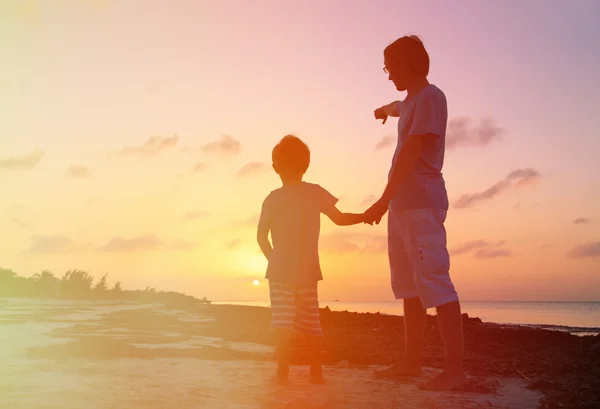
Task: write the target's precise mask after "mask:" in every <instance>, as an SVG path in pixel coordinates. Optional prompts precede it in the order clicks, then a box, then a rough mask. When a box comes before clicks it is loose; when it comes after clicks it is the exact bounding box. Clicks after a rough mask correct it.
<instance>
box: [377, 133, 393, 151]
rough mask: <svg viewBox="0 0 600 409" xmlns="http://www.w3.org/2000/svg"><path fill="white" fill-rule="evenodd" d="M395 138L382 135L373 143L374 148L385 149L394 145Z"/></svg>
mask: <svg viewBox="0 0 600 409" xmlns="http://www.w3.org/2000/svg"><path fill="white" fill-rule="evenodd" d="M396 141H397V138H395V137H393V136H391V135H388V136H384V137H383V138H381V139H380V140H379V142H377V144H376V145H375V150H376V151H378V150H381V149H385V148H387V147H389V146H394V143H396Z"/></svg>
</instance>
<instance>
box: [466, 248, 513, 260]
mask: <svg viewBox="0 0 600 409" xmlns="http://www.w3.org/2000/svg"><path fill="white" fill-rule="evenodd" d="M474 256H475V258H498V257H510V256H512V253H511V252H510V250H504V249H489V248H488V249H479V250H477V251H476V252H475V254H474Z"/></svg>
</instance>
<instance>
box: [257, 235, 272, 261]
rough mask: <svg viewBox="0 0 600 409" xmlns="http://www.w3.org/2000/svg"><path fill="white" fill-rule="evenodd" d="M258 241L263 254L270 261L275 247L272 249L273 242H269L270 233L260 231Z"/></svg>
mask: <svg viewBox="0 0 600 409" xmlns="http://www.w3.org/2000/svg"><path fill="white" fill-rule="evenodd" d="M256 239H257V241H258V245H259V246H260V249H261V251H262V253H263V254H264V255H265V257H266V259H267V260H268V259H269V257H270V256H271V252H272V251H273V247H271V242H270V241H269V231H268V230H267V231H266V233H265V232H261V231H260V230H259V231H258V234H257V235H256Z"/></svg>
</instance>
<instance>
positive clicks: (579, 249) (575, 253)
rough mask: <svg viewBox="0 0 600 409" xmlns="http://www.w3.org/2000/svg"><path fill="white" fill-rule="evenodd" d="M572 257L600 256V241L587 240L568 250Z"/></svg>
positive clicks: (569, 255) (568, 254)
mask: <svg viewBox="0 0 600 409" xmlns="http://www.w3.org/2000/svg"><path fill="white" fill-rule="evenodd" d="M567 256H568V257H571V258H600V241H594V242H587V243H583V244H580V245H579V246H575V247H573V248H572V249H571V250H569V251H567Z"/></svg>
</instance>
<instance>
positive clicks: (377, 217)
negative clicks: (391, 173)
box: [365, 198, 390, 224]
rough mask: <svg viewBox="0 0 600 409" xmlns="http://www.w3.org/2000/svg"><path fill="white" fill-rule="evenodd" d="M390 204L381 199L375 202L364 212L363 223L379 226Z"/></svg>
mask: <svg viewBox="0 0 600 409" xmlns="http://www.w3.org/2000/svg"><path fill="white" fill-rule="evenodd" d="M389 205H390V202H389V200H387V199H384V198H381V199H379V200H378V201H376V202H375V203H374V204H373V205H372V206H371V207H369V209H368V210H367V211H366V212H365V220H366V222H365V223H368V224H373V223H375V224H379V222H380V221H381V218H382V217H383V215H384V214H385V213H386V212H387V211H388V208H389Z"/></svg>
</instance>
